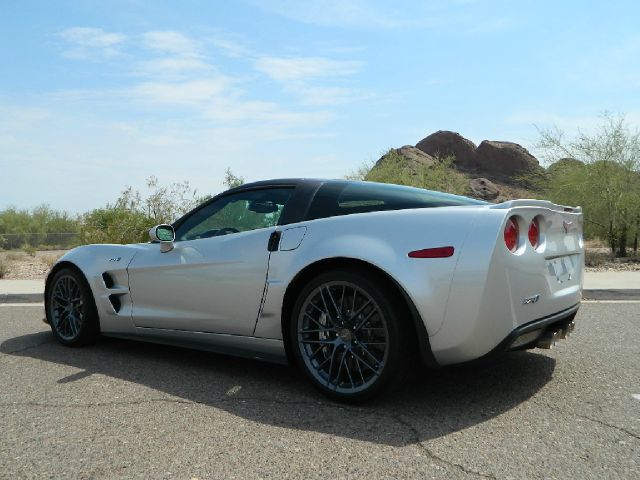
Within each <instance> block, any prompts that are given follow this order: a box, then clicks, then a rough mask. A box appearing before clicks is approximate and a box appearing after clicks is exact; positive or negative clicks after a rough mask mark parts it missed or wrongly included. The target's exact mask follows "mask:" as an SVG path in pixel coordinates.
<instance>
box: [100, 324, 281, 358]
mask: <svg viewBox="0 0 640 480" xmlns="http://www.w3.org/2000/svg"><path fill="white" fill-rule="evenodd" d="M103 335H105V336H108V337H115V338H124V339H126V340H139V341H143V342H151V343H160V344H164V345H172V346H175V347H184V348H192V349H194V350H204V351H209V352H215V353H221V354H224V355H233V356H236V357H243V358H251V359H255V360H264V361H267V362H272V363H280V364H285V365H286V364H287V363H288V362H287V355H286V353H285V350H284V343H283V342H282V340H275V339H272V338H259V337H246V336H242V335H229V334H224V333H208V332H191V331H186V330H169V329H161V328H148V327H136V328H135V333H118V332H109V333H105V334H103Z"/></svg>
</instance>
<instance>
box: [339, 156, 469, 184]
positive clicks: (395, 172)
mask: <svg viewBox="0 0 640 480" xmlns="http://www.w3.org/2000/svg"><path fill="white" fill-rule="evenodd" d="M366 169H367V166H366V165H363V166H362V167H361V168H360V169H359V171H358V172H356V173H355V174H352V175H351V176H350V178H357V177H361V178H362V179H363V180H366V181H369V182H381V183H395V184H398V185H408V186H412V187H419V188H426V189H429V190H437V191H440V192H448V193H455V194H457V195H465V194H467V193H468V192H467V187H468V181H467V179H466V177H465V176H464V175H462V174H460V173H459V172H457V171H456V170H455V168H453V158H452V157H444V158H436V162H435V163H434V164H433V165H426V164H418V163H411V164H410V163H409V162H408V161H407V159H406V158H405V157H404V156H403V155H401V154H400V153H398V152H397V150H395V149H390V150H389V151H388V152H387V153H386V154H385V155H384V157H383V159H382V161H380V162H378V163H377V164H376V165H375V166H373V167H371V168H369V170H368V171H366Z"/></svg>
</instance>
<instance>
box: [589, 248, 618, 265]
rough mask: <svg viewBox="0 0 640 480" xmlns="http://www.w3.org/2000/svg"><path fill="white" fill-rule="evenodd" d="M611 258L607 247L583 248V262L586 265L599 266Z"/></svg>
mask: <svg viewBox="0 0 640 480" xmlns="http://www.w3.org/2000/svg"><path fill="white" fill-rule="evenodd" d="M611 260H612V257H611V253H609V250H608V249H603V248H589V247H587V248H585V250H584V264H585V266H587V267H600V266H603V265H604V264H606V263H609V262H611Z"/></svg>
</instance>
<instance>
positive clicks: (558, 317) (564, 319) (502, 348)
mask: <svg viewBox="0 0 640 480" xmlns="http://www.w3.org/2000/svg"><path fill="white" fill-rule="evenodd" d="M579 308H580V303H576V304H575V305H573V306H571V307H569V308H566V309H564V310H561V311H560V312H556V313H554V314H551V315H547V316H546V317H542V318H538V319H536V320H533V321H531V322H528V323H525V324H524V325H520V326H519V327H517V328H515V329H514V330H513V331H512V332H511V333H510V334H509V335H507V336H506V337H505V338H504V340H502V341H501V342H500V343H499V344H498V346H496V347H495V348H494V349H493V350H491V351H490V352H489V353H487V354H486V355H484V356H483V357H482V358H485V357H490V356H493V355H496V354H499V353H502V352H507V351H514V350H526V349H529V348H534V347H535V346H536V345H537V344H538V342H539V340H540V339H541V338H543V337H544V336H545V335H546V334H548V333H549V332H557V331H559V330H563V331H566V330H567V328H568V327H569V325H570V324H572V322H573V319H574V318H575V316H576V313H577V312H578V309H579Z"/></svg>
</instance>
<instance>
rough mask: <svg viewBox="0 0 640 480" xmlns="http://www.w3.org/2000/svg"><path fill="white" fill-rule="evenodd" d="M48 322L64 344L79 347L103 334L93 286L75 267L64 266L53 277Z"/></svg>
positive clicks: (46, 306)
mask: <svg viewBox="0 0 640 480" xmlns="http://www.w3.org/2000/svg"><path fill="white" fill-rule="evenodd" d="M45 308H46V315H47V321H48V322H49V325H50V326H51V331H52V332H53V335H54V336H55V337H56V339H57V340H58V341H59V342H60V343H62V344H63V345H67V346H69V347H79V346H82V345H87V344H90V343H93V342H95V341H96V340H97V339H98V337H99V336H100V320H99V317H98V311H97V309H96V304H95V301H94V299H93V294H92V293H91V288H89V284H88V283H87V280H86V279H85V278H84V276H83V275H82V274H81V273H80V272H78V271H77V270H75V269H73V268H68V267H65V268H61V269H60V270H59V271H57V272H56V273H55V274H54V276H53V278H52V279H51V280H50V282H49V285H48V287H47V295H46V298H45Z"/></svg>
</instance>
